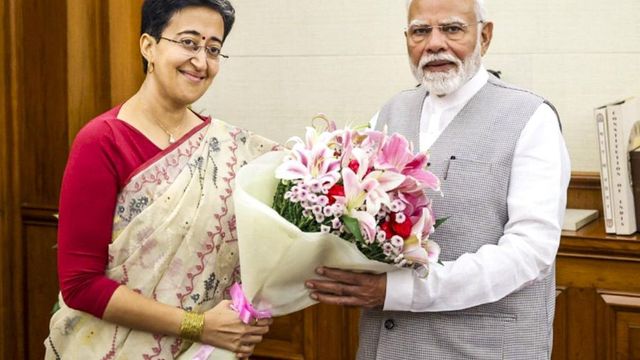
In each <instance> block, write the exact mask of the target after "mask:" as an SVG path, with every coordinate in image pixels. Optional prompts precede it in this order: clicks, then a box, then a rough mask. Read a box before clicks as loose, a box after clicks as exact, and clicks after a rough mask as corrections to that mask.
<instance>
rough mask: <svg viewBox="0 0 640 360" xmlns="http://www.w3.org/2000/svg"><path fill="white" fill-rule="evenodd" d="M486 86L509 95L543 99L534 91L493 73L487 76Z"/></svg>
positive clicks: (543, 99)
mask: <svg viewBox="0 0 640 360" xmlns="http://www.w3.org/2000/svg"><path fill="white" fill-rule="evenodd" d="M487 86H489V87H491V88H492V89H493V90H494V91H497V92H501V93H505V94H510V95H511V96H515V97H524V98H530V99H532V100H537V101H545V98H544V97H542V96H540V95H538V94H536V93H535V92H533V91H531V90H528V89H525V88H523V87H520V86H517V85H513V84H510V83H507V82H505V81H503V80H501V79H498V78H497V77H495V76H493V75H490V76H489V80H487Z"/></svg>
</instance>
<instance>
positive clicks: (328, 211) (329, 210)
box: [322, 206, 333, 217]
mask: <svg viewBox="0 0 640 360" xmlns="http://www.w3.org/2000/svg"><path fill="white" fill-rule="evenodd" d="M322 214H323V215H324V216H326V217H332V216H333V209H332V208H331V206H325V207H324V208H322Z"/></svg>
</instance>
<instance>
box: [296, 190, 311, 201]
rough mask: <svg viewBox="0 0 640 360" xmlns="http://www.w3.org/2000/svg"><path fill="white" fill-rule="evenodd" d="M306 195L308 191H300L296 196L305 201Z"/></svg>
mask: <svg viewBox="0 0 640 360" xmlns="http://www.w3.org/2000/svg"><path fill="white" fill-rule="evenodd" d="M308 195H309V191H307V190H304V189H300V191H298V196H300V199H306V198H307V196H308Z"/></svg>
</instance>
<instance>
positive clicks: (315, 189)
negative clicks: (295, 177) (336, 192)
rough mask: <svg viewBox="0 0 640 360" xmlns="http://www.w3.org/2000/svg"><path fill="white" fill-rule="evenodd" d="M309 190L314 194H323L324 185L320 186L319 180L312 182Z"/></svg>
mask: <svg viewBox="0 0 640 360" xmlns="http://www.w3.org/2000/svg"><path fill="white" fill-rule="evenodd" d="M309 188H310V189H311V191H312V192H314V193H321V192H322V184H320V182H318V181H317V180H312V181H311V184H310V186H309Z"/></svg>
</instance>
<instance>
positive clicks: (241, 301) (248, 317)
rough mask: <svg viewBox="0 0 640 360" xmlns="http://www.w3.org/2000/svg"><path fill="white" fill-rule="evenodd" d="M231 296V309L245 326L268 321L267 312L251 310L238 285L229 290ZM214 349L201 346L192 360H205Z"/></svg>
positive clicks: (269, 313) (208, 346)
mask: <svg viewBox="0 0 640 360" xmlns="http://www.w3.org/2000/svg"><path fill="white" fill-rule="evenodd" d="M229 292H230V294H231V301H232V302H233V304H232V305H231V307H232V308H233V310H234V311H236V312H237V313H238V317H240V320H242V322H243V323H245V324H251V323H252V322H253V320H254V319H268V318H270V317H271V312H269V311H258V310H256V309H254V308H253V305H251V303H250V302H249V300H247V296H246V295H245V294H244V291H242V287H241V286H240V284H238V283H234V284H233V286H231V290H229ZM213 350H214V347H213V346H210V345H202V346H200V349H198V351H197V352H196V354H195V355H194V356H193V358H192V360H207V359H208V358H209V355H211V353H212V352H213Z"/></svg>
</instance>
